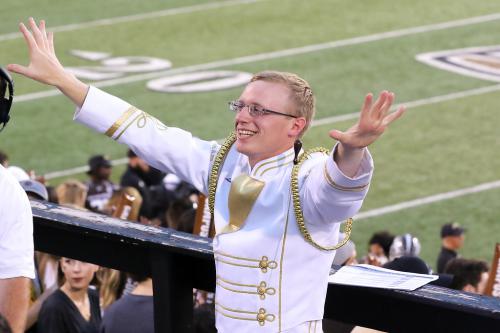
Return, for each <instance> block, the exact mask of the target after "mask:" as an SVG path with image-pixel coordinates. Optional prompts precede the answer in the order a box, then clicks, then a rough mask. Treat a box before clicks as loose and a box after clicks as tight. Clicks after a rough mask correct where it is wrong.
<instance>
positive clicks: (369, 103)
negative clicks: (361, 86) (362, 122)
mask: <svg viewBox="0 0 500 333" xmlns="http://www.w3.org/2000/svg"><path fill="white" fill-rule="evenodd" d="M372 101H373V94H372V93H368V94H366V96H365V101H364V103H363V106H362V107H361V118H363V117H366V116H368V115H369V112H370V108H371V106H372Z"/></svg>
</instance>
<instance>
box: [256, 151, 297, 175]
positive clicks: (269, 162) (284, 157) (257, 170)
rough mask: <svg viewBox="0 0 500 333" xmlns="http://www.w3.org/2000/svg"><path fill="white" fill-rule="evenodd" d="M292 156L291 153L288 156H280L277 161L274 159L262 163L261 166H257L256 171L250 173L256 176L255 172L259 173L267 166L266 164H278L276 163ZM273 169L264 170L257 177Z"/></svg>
mask: <svg viewBox="0 0 500 333" xmlns="http://www.w3.org/2000/svg"><path fill="white" fill-rule="evenodd" d="M292 155H293V153H290V154H288V155H285V156H281V157H279V158H277V159H275V160H272V161H267V162H264V163H262V164H261V165H259V166H258V167H257V169H255V170H254V171H253V172H252V174H253V175H254V176H257V172H259V170H260V169H261V168H262V167H263V166H265V165H268V164H271V163H278V162H280V161H282V160H284V159H286V158H288V157H290V156H292ZM276 167H280V165H278V166H276ZM274 168H275V167H272V168H269V169H266V170H264V171H263V172H262V173H261V174H260V175H259V176H262V175H263V174H264V172H266V171H268V170H270V169H274Z"/></svg>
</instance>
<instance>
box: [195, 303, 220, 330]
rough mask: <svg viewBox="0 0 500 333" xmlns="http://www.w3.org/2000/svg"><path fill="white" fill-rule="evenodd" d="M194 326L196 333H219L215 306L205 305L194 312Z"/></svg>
mask: <svg viewBox="0 0 500 333" xmlns="http://www.w3.org/2000/svg"><path fill="white" fill-rule="evenodd" d="M193 326H194V332H195V333H217V329H216V328H215V308H214V304H209V303H205V304H202V305H200V306H198V307H197V308H195V309H194V310H193Z"/></svg>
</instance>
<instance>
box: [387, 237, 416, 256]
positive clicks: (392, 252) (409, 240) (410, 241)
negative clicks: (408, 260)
mask: <svg viewBox="0 0 500 333" xmlns="http://www.w3.org/2000/svg"><path fill="white" fill-rule="evenodd" d="M420 248H421V246H420V241H419V240H418V238H417V237H415V236H413V235H412V234H408V233H406V234H403V235H399V236H396V237H394V240H393V241H392V244H391V248H390V249H389V260H390V261H392V260H394V259H396V258H399V257H402V256H412V257H418V255H419V254H420Z"/></svg>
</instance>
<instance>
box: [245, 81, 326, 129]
mask: <svg viewBox="0 0 500 333" xmlns="http://www.w3.org/2000/svg"><path fill="white" fill-rule="evenodd" d="M254 81H266V82H274V83H281V84H284V85H285V86H286V87H287V88H288V89H289V90H290V98H291V99H292V101H293V104H294V105H295V107H296V110H295V115H296V116H299V117H304V118H305V119H306V125H305V126H304V128H303V129H302V131H301V132H300V134H299V138H300V137H302V136H303V135H304V133H305V132H306V131H307V129H308V128H309V125H310V124H311V121H312V119H313V118H314V113H315V110H316V106H315V104H316V101H315V98H314V94H313V91H312V89H311V87H310V86H309V83H308V82H307V81H306V80H304V79H302V78H300V77H299V76H298V75H296V74H293V73H287V72H277V71H263V72H260V73H256V74H254V76H253V77H252V79H251V80H250V82H254Z"/></svg>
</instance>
